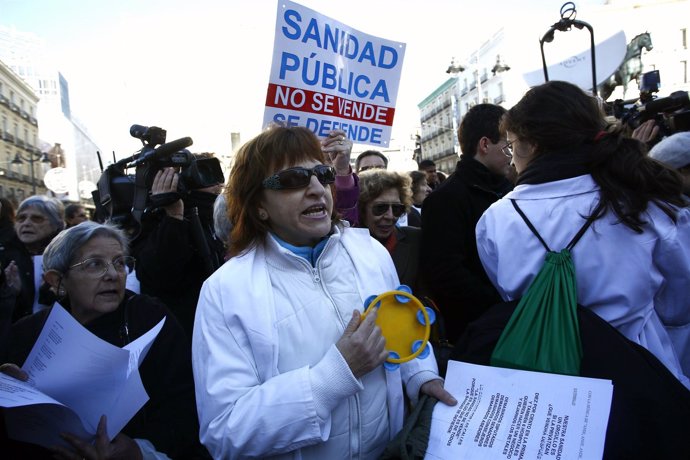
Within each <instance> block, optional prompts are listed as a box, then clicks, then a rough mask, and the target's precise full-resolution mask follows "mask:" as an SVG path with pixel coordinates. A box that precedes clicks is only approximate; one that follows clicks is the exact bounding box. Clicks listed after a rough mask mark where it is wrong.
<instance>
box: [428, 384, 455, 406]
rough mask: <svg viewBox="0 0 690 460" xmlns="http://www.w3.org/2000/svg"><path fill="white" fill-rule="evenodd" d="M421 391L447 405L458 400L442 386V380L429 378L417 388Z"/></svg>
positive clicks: (452, 404) (451, 404)
mask: <svg viewBox="0 0 690 460" xmlns="http://www.w3.org/2000/svg"><path fill="white" fill-rule="evenodd" d="M419 391H420V392H421V393H424V394H427V395H429V396H433V397H434V398H436V399H438V400H439V401H441V402H442V403H444V404H445V405H447V406H454V405H456V404H457V403H458V400H457V399H455V398H454V397H453V395H451V394H450V393H448V392H447V391H446V389H445V388H443V380H441V379H435V380H429V381H428V382H426V383H425V384H424V385H422V387H421V388H420V389H419Z"/></svg>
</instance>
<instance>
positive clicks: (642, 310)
mask: <svg viewBox="0 0 690 460" xmlns="http://www.w3.org/2000/svg"><path fill="white" fill-rule="evenodd" d="M510 199H515V200H517V202H518V205H519V206H520V208H521V209H522V210H523V211H524V213H525V215H526V216H527V218H528V219H529V220H530V221H531V222H532V224H533V225H534V227H535V228H536V229H537V231H538V232H539V234H540V235H541V236H542V238H544V240H545V242H546V244H547V245H548V246H549V248H550V249H551V250H553V251H560V250H561V249H563V248H564V247H565V246H566V245H567V244H568V243H569V242H570V240H571V239H572V238H573V236H575V233H577V231H578V230H579V229H580V227H581V226H582V225H583V224H584V222H585V220H584V218H583V217H582V216H588V215H590V214H591V212H592V210H593V209H594V207H595V206H596V204H597V203H598V199H599V187H598V185H597V184H596V182H595V181H594V179H593V178H592V177H591V176H590V175H585V176H579V177H574V178H571V179H565V180H560V181H554V182H548V183H544V184H534V185H532V184H530V185H527V184H523V185H518V186H517V187H515V189H514V190H513V191H512V192H511V193H509V194H508V195H506V196H505V197H504V198H503V199H501V200H499V201H497V202H496V203H494V204H493V205H492V206H491V207H490V208H489V209H488V210H487V211H486V212H485V213H484V215H483V216H482V217H481V219H480V220H479V222H478V223H477V227H476V235H477V249H478V252H479V257H480V259H481V261H482V264H483V265H484V268H485V269H486V272H487V274H488V275H489V278H490V279H491V281H492V282H493V284H494V286H496V288H497V289H498V291H499V293H500V294H501V296H502V297H503V299H505V300H512V299H516V298H518V297H520V296H522V295H523V294H524V293H525V291H526V290H527V287H528V286H529V284H530V283H531V282H532V280H533V279H534V277H535V276H536V274H537V272H538V271H539V269H540V268H541V266H542V264H543V262H544V256H545V253H546V251H545V249H544V247H543V246H542V245H541V243H540V242H539V241H538V240H537V238H536V237H535V236H533V234H532V232H531V231H530V230H529V228H528V227H527V225H526V224H525V222H524V221H523V220H522V218H521V217H520V216H519V215H518V213H517V212H516V211H515V209H514V208H513V206H512V204H511V203H510ZM643 218H644V220H646V221H647V222H648V224H647V225H645V226H644V233H641V234H638V233H635V232H634V231H633V230H631V229H630V228H629V227H626V226H625V225H623V224H621V223H618V222H617V220H616V216H615V214H613V213H612V212H609V213H607V214H606V215H605V216H604V217H603V218H601V219H599V220H596V221H595V222H594V223H593V224H592V226H591V227H590V228H589V229H588V230H587V232H586V233H585V234H584V235H583V236H582V238H581V239H580V241H579V242H578V243H577V244H576V245H575V247H574V248H573V250H572V256H573V263H574V264H575V271H576V275H577V293H578V302H579V303H580V304H581V305H583V306H586V307H589V308H591V309H592V310H594V311H595V312H596V313H597V314H598V315H599V316H601V317H602V318H604V319H605V320H606V321H608V322H609V323H611V324H612V325H613V326H614V327H615V328H616V329H618V330H619V331H620V332H621V333H622V334H623V335H625V336H626V337H627V338H629V339H630V340H632V341H633V342H636V343H638V344H640V345H642V346H644V347H646V348H647V349H648V350H649V351H651V352H652V353H654V354H655V355H656V357H657V358H659V360H660V361H661V362H663V363H664V364H665V365H666V367H668V368H669V369H670V370H671V372H673V374H674V375H676V377H678V379H679V380H680V381H681V382H683V383H684V384H685V385H686V386H688V385H689V384H690V382H689V381H688V378H687V375H689V373H690V366H687V367H686V368H685V375H684V373H683V370H682V369H681V364H680V362H679V358H680V359H681V360H684V361H685V363H686V364H690V363H689V362H688V361H689V358H690V347H689V346H688V343H689V342H690V209H688V208H684V209H681V210H680V211H679V213H678V219H677V222H676V223H674V222H673V221H672V220H671V219H670V218H669V217H668V216H667V215H666V214H664V213H663V211H661V210H660V209H659V208H658V207H656V206H655V205H652V204H650V206H649V208H648V210H647V212H646V213H645V214H644V216H643Z"/></svg>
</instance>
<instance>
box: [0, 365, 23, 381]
mask: <svg viewBox="0 0 690 460" xmlns="http://www.w3.org/2000/svg"><path fill="white" fill-rule="evenodd" d="M0 372H2V373H3V374H7V375H9V376H10V377H14V378H15V379H17V380H21V381H22V382H26V381H27V380H29V374H27V373H26V372H24V371H23V370H22V369H21V368H20V367H19V366H17V365H16V364H12V363H5V364H3V365H0Z"/></svg>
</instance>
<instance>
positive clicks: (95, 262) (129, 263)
mask: <svg viewBox="0 0 690 460" xmlns="http://www.w3.org/2000/svg"><path fill="white" fill-rule="evenodd" d="M135 260H136V259H134V257H132V256H119V257H115V258H114V259H113V260H112V261H111V262H108V261H107V260H105V259H103V258H102V257H92V258H90V259H86V260H82V261H81V262H79V263H76V264H74V265H71V266H70V267H69V269H70V270H71V269H73V268H76V267H81V268H80V269H81V271H82V272H83V273H84V274H86V275H88V276H89V277H92V278H100V277H101V276H103V275H105V274H106V272H107V271H108V267H110V266H111V265H112V266H113V268H114V269H115V271H116V272H117V273H119V274H127V275H129V274H130V273H132V270H134V263H135Z"/></svg>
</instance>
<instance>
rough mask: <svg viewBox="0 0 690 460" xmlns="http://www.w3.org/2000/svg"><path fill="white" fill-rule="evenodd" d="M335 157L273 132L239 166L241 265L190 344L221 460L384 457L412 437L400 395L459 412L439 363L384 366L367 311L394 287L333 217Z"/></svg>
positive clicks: (204, 417)
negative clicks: (403, 431)
mask: <svg viewBox="0 0 690 460" xmlns="http://www.w3.org/2000/svg"><path fill="white" fill-rule="evenodd" d="M335 141H336V142H337V139H335ZM327 149H328V143H324V146H323V150H322V145H321V144H320V142H319V140H318V139H317V137H316V136H315V135H314V134H313V133H312V132H311V131H309V130H308V129H306V128H302V127H279V126H274V127H272V128H270V129H268V130H267V131H264V132H263V133H262V134H260V135H259V136H257V137H255V138H254V139H252V140H250V141H249V142H248V143H246V144H245V145H244V146H242V148H241V149H240V150H239V152H238V153H237V156H236V157H235V164H234V167H233V170H232V172H231V173H230V178H229V182H228V185H227V189H226V197H227V201H228V213H229V218H230V221H231V222H233V224H234V226H233V228H232V233H231V236H230V256H231V258H230V259H229V260H228V261H227V262H226V263H225V264H224V265H223V266H222V267H221V268H220V269H218V270H217V271H216V272H215V273H214V274H213V275H211V277H210V278H209V279H208V280H206V283H205V284H204V287H203V288H202V291H201V296H200V299H199V305H198V307H197V312H196V321H195V324H194V338H193V344H192V349H193V363H194V379H195V384H196V398H197V408H198V413H199V419H200V422H201V441H202V443H204V444H205V445H206V447H207V448H208V449H209V451H210V452H211V454H212V455H213V457H214V458H244V457H252V458H259V457H268V456H271V457H272V458H314V459H317V458H328V459H339V458H343V459H345V458H355V457H356V458H378V457H379V455H380V454H381V453H382V451H383V450H384V448H385V446H386V444H387V443H388V442H389V440H390V439H391V438H392V437H393V436H394V435H395V434H396V433H397V432H398V431H399V430H400V428H401V426H402V416H403V409H404V397H403V385H404V386H405V389H406V392H407V395H408V397H409V398H410V399H411V400H412V401H413V402H416V401H417V398H418V397H419V394H420V392H422V393H427V394H431V395H434V396H436V397H437V398H439V399H441V400H442V401H445V402H446V403H451V404H453V403H454V402H455V401H454V400H453V398H452V397H451V396H450V395H449V394H448V393H447V392H446V391H445V390H444V389H443V383H442V380H441V379H440V378H439V377H438V375H437V372H436V365H435V362H434V359H433V358H431V359H425V360H413V361H412V362H409V363H405V364H403V365H401V367H400V369H397V370H393V371H388V370H386V369H385V368H384V367H383V366H382V364H383V362H384V360H385V359H386V357H387V356H388V353H387V352H386V350H385V339H384V337H383V336H382V335H381V330H380V329H379V328H378V326H376V325H375V320H376V314H375V313H372V314H370V315H367V316H366V318H365V319H364V320H362V319H361V316H360V311H361V309H362V307H363V303H364V301H365V299H367V298H368V297H369V296H371V295H373V294H380V293H382V292H385V291H388V290H391V289H394V288H395V287H397V285H398V277H397V275H396V272H395V267H394V266H393V263H392V261H391V259H390V256H389V255H388V253H387V252H386V250H385V249H384V248H383V247H382V246H381V245H380V244H378V243H377V242H376V241H374V240H373V239H372V238H371V237H370V236H369V233H368V232H367V231H366V230H364V229H356V228H349V227H348V226H347V225H346V224H344V223H343V222H341V221H340V220H338V219H337V216H336V215H335V214H334V211H333V184H334V182H335V170H334V168H333V167H331V166H327V165H326V164H324V163H325V156H324V151H327Z"/></svg>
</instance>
